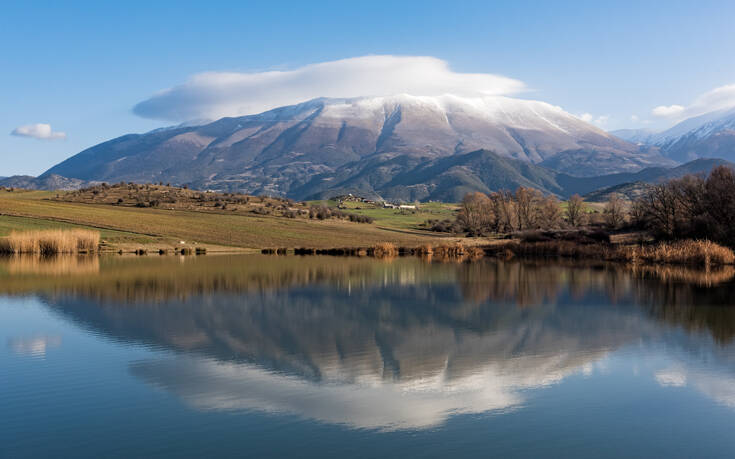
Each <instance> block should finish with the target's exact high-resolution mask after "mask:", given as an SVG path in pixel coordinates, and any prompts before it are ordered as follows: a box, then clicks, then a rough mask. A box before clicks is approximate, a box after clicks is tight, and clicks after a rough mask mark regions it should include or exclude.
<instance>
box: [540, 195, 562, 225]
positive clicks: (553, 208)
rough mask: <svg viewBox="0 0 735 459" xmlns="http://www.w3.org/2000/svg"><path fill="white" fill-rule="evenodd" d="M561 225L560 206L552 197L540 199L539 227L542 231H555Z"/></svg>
mask: <svg viewBox="0 0 735 459" xmlns="http://www.w3.org/2000/svg"><path fill="white" fill-rule="evenodd" d="M560 223H561V206H560V205H559V200H558V199H556V198H555V197H554V196H547V197H545V198H543V199H542V201H541V204H540V205H539V225H540V226H541V228H544V229H556V228H558V227H559V224H560Z"/></svg>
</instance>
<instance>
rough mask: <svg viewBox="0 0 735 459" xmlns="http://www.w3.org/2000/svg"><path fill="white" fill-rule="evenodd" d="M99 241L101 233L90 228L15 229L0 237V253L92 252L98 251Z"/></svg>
mask: <svg viewBox="0 0 735 459" xmlns="http://www.w3.org/2000/svg"><path fill="white" fill-rule="evenodd" d="M99 243H100V234H99V233H98V232H97V231H90V230H82V229H74V230H43V231H24V232H17V231H13V232H11V233H10V236H8V237H6V238H3V239H0V253H5V254H20V253H35V254H41V255H53V254H58V253H92V252H96V251H97V249H98V247H99Z"/></svg>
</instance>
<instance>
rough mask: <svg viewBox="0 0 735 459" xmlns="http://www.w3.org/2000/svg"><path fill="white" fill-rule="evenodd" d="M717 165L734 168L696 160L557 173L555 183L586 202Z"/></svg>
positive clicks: (725, 163)
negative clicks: (631, 169) (590, 173)
mask: <svg viewBox="0 0 735 459" xmlns="http://www.w3.org/2000/svg"><path fill="white" fill-rule="evenodd" d="M717 166H729V167H732V168H735V164H734V163H731V162H728V161H725V160H724V159H704V158H703V159H696V160H694V161H690V162H688V163H686V164H682V165H681V166H677V167H672V168H665V167H649V168H646V169H643V170H641V171H639V172H636V173H621V174H609V175H603V176H599V177H590V178H587V177H571V176H567V175H564V174H559V175H558V176H557V177H556V182H557V183H558V184H559V186H560V187H561V188H562V189H563V190H564V193H563V195H567V196H568V195H571V194H574V193H577V194H580V195H585V198H586V199H587V200H589V201H604V200H606V199H607V197H608V196H609V195H610V193H619V194H622V195H625V196H626V197H628V198H636V197H638V196H640V194H641V193H642V192H643V191H644V189H645V187H646V186H647V185H648V184H652V183H661V182H664V181H666V180H670V179H673V178H679V177H683V176H685V175H689V174H708V173H709V172H710V171H711V170H712V169H713V168H715V167H717Z"/></svg>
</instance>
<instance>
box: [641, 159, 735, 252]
mask: <svg viewBox="0 0 735 459" xmlns="http://www.w3.org/2000/svg"><path fill="white" fill-rule="evenodd" d="M630 217H631V221H632V223H633V224H634V225H636V226H639V227H641V228H645V229H647V230H649V231H650V232H651V233H652V234H653V235H654V236H656V237H657V238H659V239H684V238H701V239H709V240H712V241H715V242H719V243H722V244H725V245H728V246H730V247H735V172H733V170H732V169H730V168H729V167H726V166H718V167H716V168H714V169H713V170H712V172H710V174H709V175H708V176H706V177H704V176H700V175H687V176H684V177H682V178H678V179H672V180H669V181H668V182H665V183H661V184H658V185H653V186H651V187H650V188H649V189H648V190H647V192H646V193H645V194H644V195H643V196H642V197H641V198H639V199H637V200H636V201H634V202H633V205H632V207H631V211H630Z"/></svg>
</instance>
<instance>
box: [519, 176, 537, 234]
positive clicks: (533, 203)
mask: <svg viewBox="0 0 735 459" xmlns="http://www.w3.org/2000/svg"><path fill="white" fill-rule="evenodd" d="M541 199H543V195H542V194H541V192H540V191H539V190H537V189H535V188H526V187H523V186H521V187H518V189H517V190H516V192H515V211H516V221H517V222H518V229H519V230H527V229H535V228H537V227H538V219H539V218H538V217H539V215H538V214H539V204H540V203H541Z"/></svg>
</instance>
